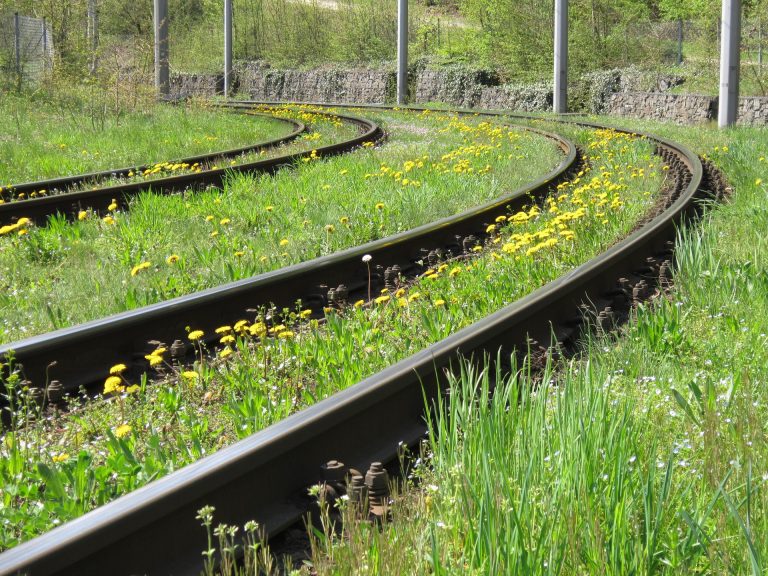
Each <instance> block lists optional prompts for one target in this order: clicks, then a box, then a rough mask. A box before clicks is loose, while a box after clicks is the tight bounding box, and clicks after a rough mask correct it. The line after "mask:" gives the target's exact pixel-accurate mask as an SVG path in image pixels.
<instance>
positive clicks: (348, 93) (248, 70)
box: [171, 62, 768, 125]
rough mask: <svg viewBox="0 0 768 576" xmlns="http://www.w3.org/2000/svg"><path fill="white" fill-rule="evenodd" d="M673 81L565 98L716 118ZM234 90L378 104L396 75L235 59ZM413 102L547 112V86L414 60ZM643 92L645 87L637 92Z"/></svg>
mask: <svg viewBox="0 0 768 576" xmlns="http://www.w3.org/2000/svg"><path fill="white" fill-rule="evenodd" d="M677 83H679V82H678V80H677V79H675V78H667V77H661V76H658V77H657V76H654V75H652V74H648V75H647V77H643V76H642V74H641V73H637V71H629V72H627V71H621V70H608V71H604V72H599V73H593V74H592V75H585V76H584V77H582V78H579V79H576V80H575V82H574V83H573V86H572V88H571V90H570V91H569V92H570V94H569V96H570V97H571V100H573V102H575V105H576V106H578V107H579V108H580V110H573V111H582V112H588V113H593V114H609V115H616V116H626V117H632V118H643V119H652V120H663V121H671V122H677V123H680V124H695V123H701V122H707V121H710V120H716V119H717V98H716V97H713V96H703V95H697V94H669V93H668V92H665V91H664V90H667V89H668V88H670V87H673V86H674V85H675V84H677ZM233 84H234V86H235V89H236V90H237V91H238V92H240V93H242V94H246V95H247V96H248V97H249V98H251V99H253V100H278V101H292V102H334V103H360V104H384V103H392V102H393V101H394V99H395V90H396V84H397V79H396V75H395V72H394V71H392V70H390V69H366V68H361V69H332V68H329V69H315V70H280V69H274V68H269V67H267V66H264V65H262V64H260V63H254V62H249V63H246V62H241V63H238V64H237V65H236V68H235V71H234V82H233ZM410 88H411V96H412V100H411V101H412V102H413V103H414V104H423V103H426V102H445V103H448V104H450V105H453V106H458V107H462V108H485V109H498V110H514V111H522V112H540V111H550V110H551V108H552V87H551V85H548V84H532V85H501V84H500V82H499V78H498V77H497V76H496V75H495V74H494V73H493V72H490V71H487V70H477V69H469V68H466V67H461V66H451V67H447V68H443V69H430V68H427V67H425V66H423V65H416V66H414V68H413V69H412V74H411V76H410ZM644 88H645V89H650V90H652V91H650V92H644V91H642V89H644ZM221 89H222V79H221V76H216V75H212V74H174V75H173V76H172V78H171V92H172V96H190V95H198V96H203V97H211V96H214V95H215V94H217V93H221ZM739 123H741V124H748V125H768V98H759V97H749V98H741V99H740V101H739Z"/></svg>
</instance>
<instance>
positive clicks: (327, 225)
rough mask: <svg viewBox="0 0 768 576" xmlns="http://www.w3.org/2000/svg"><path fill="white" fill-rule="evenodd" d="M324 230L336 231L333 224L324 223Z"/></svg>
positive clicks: (329, 232) (331, 232)
mask: <svg viewBox="0 0 768 576" xmlns="http://www.w3.org/2000/svg"><path fill="white" fill-rule="evenodd" d="M325 231H326V232H328V234H333V233H334V232H336V226H334V225H333V224H326V225H325Z"/></svg>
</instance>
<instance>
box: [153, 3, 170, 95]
mask: <svg viewBox="0 0 768 576" xmlns="http://www.w3.org/2000/svg"><path fill="white" fill-rule="evenodd" d="M170 84H171V83H170V73H169V71H168V0H155V88H157V93H158V95H159V96H160V97H161V98H162V97H163V96H168V94H169V93H170V88H171V86H170Z"/></svg>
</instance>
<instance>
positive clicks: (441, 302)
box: [435, 298, 445, 308]
mask: <svg viewBox="0 0 768 576" xmlns="http://www.w3.org/2000/svg"><path fill="white" fill-rule="evenodd" d="M441 306H445V300H443V299H442V298H438V299H437V300H435V308H440V307H441Z"/></svg>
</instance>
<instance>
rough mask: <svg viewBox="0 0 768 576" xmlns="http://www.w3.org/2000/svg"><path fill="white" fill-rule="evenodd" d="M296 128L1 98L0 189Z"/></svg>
mask: <svg viewBox="0 0 768 576" xmlns="http://www.w3.org/2000/svg"><path fill="white" fill-rule="evenodd" d="M291 130H292V128H291V126H289V125H286V124H284V123H282V122H279V121H277V120H272V119H269V118H263V117H256V116H243V115H241V114H235V113H232V112H228V111H221V110H214V109H210V108H206V107H204V106H202V105H195V104H189V105H181V106H171V105H161V104H154V105H150V106H148V107H147V108H145V109H143V110H135V111H133V112H124V113H121V114H116V113H114V112H108V111H107V110H106V109H98V110H88V109H86V108H83V107H82V106H81V105H79V104H78V105H75V104H71V105H66V104H64V103H63V102H58V103H57V104H56V105H54V104H45V103H41V102H35V101H29V100H27V99H24V98H20V97H17V96H13V95H10V94H6V95H3V98H2V99H1V100H0V157H2V158H3V162H2V164H0V186H2V187H7V186H8V185H9V184H20V183H22V182H29V181H34V180H43V179H47V178H55V177H57V176H70V175H75V174H82V173H85V172H93V171H97V170H107V169H110V168H123V167H126V166H131V165H136V164H151V163H155V162H161V161H167V160H173V159H176V158H184V157H189V156H194V155H198V154H203V153H208V152H215V151H217V150H228V149H232V148H239V147H243V146H246V145H251V144H257V143H258V142H261V141H265V140H271V139H273V138H277V137H279V136H282V135H285V134H287V133H289V132H290V131H291ZM0 197H2V196H0Z"/></svg>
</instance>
